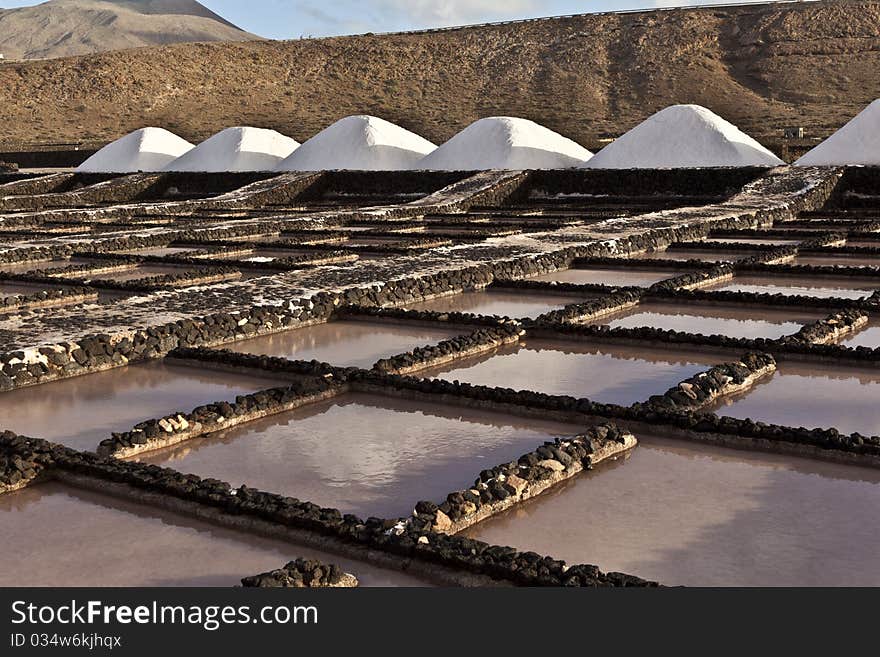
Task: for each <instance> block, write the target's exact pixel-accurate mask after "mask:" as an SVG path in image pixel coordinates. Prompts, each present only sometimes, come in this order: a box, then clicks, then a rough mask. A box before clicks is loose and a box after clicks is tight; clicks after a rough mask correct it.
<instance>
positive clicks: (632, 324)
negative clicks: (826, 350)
mask: <svg viewBox="0 0 880 657" xmlns="http://www.w3.org/2000/svg"><path fill="white" fill-rule="evenodd" d="M826 316H827V313H824V312H811V311H802V310H798V309H782V310H776V309H772V308H749V307H742V306H734V305H729V306H726V305H714V304H674V303H660V302H650V301H649V302H645V303H642V304H639V305H638V306H635V307H634V308H630V309H628V310H624V311H621V312H619V313H615V314H613V315H607V316H605V317H600V318H599V319H597V320H595V321H593V322H590V323H593V324H607V325H608V326H610V327H611V328H639V327H643V326H650V327H652V328H657V329H664V330H671V331H682V332H685V333H702V334H704V335H726V336H728V337H731V338H769V339H776V338H780V337H782V336H785V335H791V334H794V333H797V332H798V331H799V330H800V329H801V328H802V327H803V326H804V325H805V324H809V323H811V322H815V321H817V320H819V319H824V318H825V317H826Z"/></svg>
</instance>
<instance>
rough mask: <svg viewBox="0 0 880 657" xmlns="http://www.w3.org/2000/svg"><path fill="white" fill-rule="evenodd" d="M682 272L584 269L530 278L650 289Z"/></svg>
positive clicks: (668, 270)
mask: <svg viewBox="0 0 880 657" xmlns="http://www.w3.org/2000/svg"><path fill="white" fill-rule="evenodd" d="M683 273H685V272H683V271H673V270H671V269H634V268H631V267H627V268H610V267H609V268H602V267H584V268H580V267H578V268H572V269H563V270H561V271H555V272H552V273H550V274H541V275H540V276H535V277H533V278H530V279H529V280H531V281H548V282H556V283H576V284H578V285H615V286H622V287H623V286H636V287H650V286H651V285H653V284H654V283H659V282H660V281H665V280H666V279H668V278H674V277H676V276H681V275H682V274H683Z"/></svg>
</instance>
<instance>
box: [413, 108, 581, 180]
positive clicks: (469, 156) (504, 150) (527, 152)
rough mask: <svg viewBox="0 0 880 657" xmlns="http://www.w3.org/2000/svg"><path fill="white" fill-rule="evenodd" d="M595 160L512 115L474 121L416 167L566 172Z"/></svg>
mask: <svg viewBox="0 0 880 657" xmlns="http://www.w3.org/2000/svg"><path fill="white" fill-rule="evenodd" d="M590 157H592V153H590V151H588V150H587V149H586V148H584V147H583V146H581V145H580V144H577V143H575V142H573V141H572V140H571V139H568V138H566V137H563V136H562V135H560V134H559V133H557V132H553V131H552V130H550V129H549V128H545V127H544V126H542V125H539V124H537V123H535V122H534V121H529V120H528V119H520V118H516V117H512V116H493V117H489V118H486V119H480V120H479V121H474V122H473V123H471V124H470V125H469V126H468V127H467V128H465V129H464V130H462V131H461V132H459V133H458V134H457V135H455V136H454V137H453V138H452V139H450V140H449V141H447V142H446V143H445V144H442V145H441V146H440V147H438V148H437V150H436V151H434V152H433V153H431V154H430V155H428V156H427V157H426V158H425V159H423V160H422V161H421V162H419V163H418V164H417V165H416V168H417V169H427V170H441V171H482V170H485V169H514V170H520V169H565V168H568V167H575V166H578V165H580V164H583V163H584V162H585V161H586V160H588V159H589V158H590Z"/></svg>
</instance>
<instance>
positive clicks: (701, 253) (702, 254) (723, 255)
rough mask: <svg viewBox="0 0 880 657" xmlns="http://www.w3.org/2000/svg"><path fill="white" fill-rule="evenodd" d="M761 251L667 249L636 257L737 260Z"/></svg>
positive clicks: (651, 258) (711, 260)
mask: <svg viewBox="0 0 880 657" xmlns="http://www.w3.org/2000/svg"><path fill="white" fill-rule="evenodd" d="M757 253H759V251H724V250H722V249H666V250H665V251H651V252H650V253H640V254H638V255H635V256H633V257H634V258H646V259H649V260H682V261H684V260H704V261H706V262H736V261H737V260H743V259H745V258H750V257H752V256H754V255H756V254H757Z"/></svg>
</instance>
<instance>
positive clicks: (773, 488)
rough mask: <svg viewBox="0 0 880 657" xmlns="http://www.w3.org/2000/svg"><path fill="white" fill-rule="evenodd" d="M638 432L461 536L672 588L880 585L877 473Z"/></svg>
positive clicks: (879, 475)
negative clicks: (606, 458)
mask: <svg viewBox="0 0 880 657" xmlns="http://www.w3.org/2000/svg"><path fill="white" fill-rule="evenodd" d="M639 440H640V445H639V446H638V447H637V448H636V449H635V450H634V451H633V452H632V453H631V456H630V458H628V459H627V460H626V461H623V460H619V461H616V462H614V463H610V464H607V465H605V464H603V465H600V466H599V467H598V468H597V469H596V470H595V471H593V472H589V473H584V474H582V475H580V476H579V477H577V478H576V479H574V480H572V481H571V482H569V484H568V485H566V486H563V487H561V488H558V489H555V491H551V492H550V493H549V494H544V495H542V496H540V497H538V498H536V499H534V500H530V501H529V502H527V503H526V504H524V505H520V506H519V507H517V508H516V509H511V510H510V511H508V512H506V513H505V514H503V515H501V516H498V517H496V518H493V519H491V520H488V521H485V522H483V523H481V524H479V525H476V526H475V527H473V528H471V529H470V530H468V531H467V532H466V534H467V535H469V536H472V537H474V538H478V539H480V540H484V541H489V542H491V543H496V544H500V545H512V546H514V547H517V548H519V549H522V550H534V551H536V552H538V553H540V554H552V555H554V556H556V557H559V558H563V559H565V560H566V561H568V562H569V563H572V564H574V563H592V564H596V565H598V566H599V567H600V568H602V569H603V570H606V571H620V572H628V573H631V574H633V575H638V576H640V577H644V578H646V579H653V580H657V581H660V582H662V583H664V584H671V585H690V586H878V585H880V551H878V550H877V544H878V541H880V522H878V511H877V509H878V508H880V471H878V470H873V469H866V468H859V467H854V466H845V465H837V464H831V463H822V462H819V461H811V460H807V459H799V458H796V457H790V456H786V457H782V456H774V455H763V454H751V453H748V452H739V451H735V450H725V449H723V448H718V447H709V446H701V445H697V444H691V443H685V442H679V441H674V440H668V439H662V438H657V437H651V436H643V435H640V436H639Z"/></svg>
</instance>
